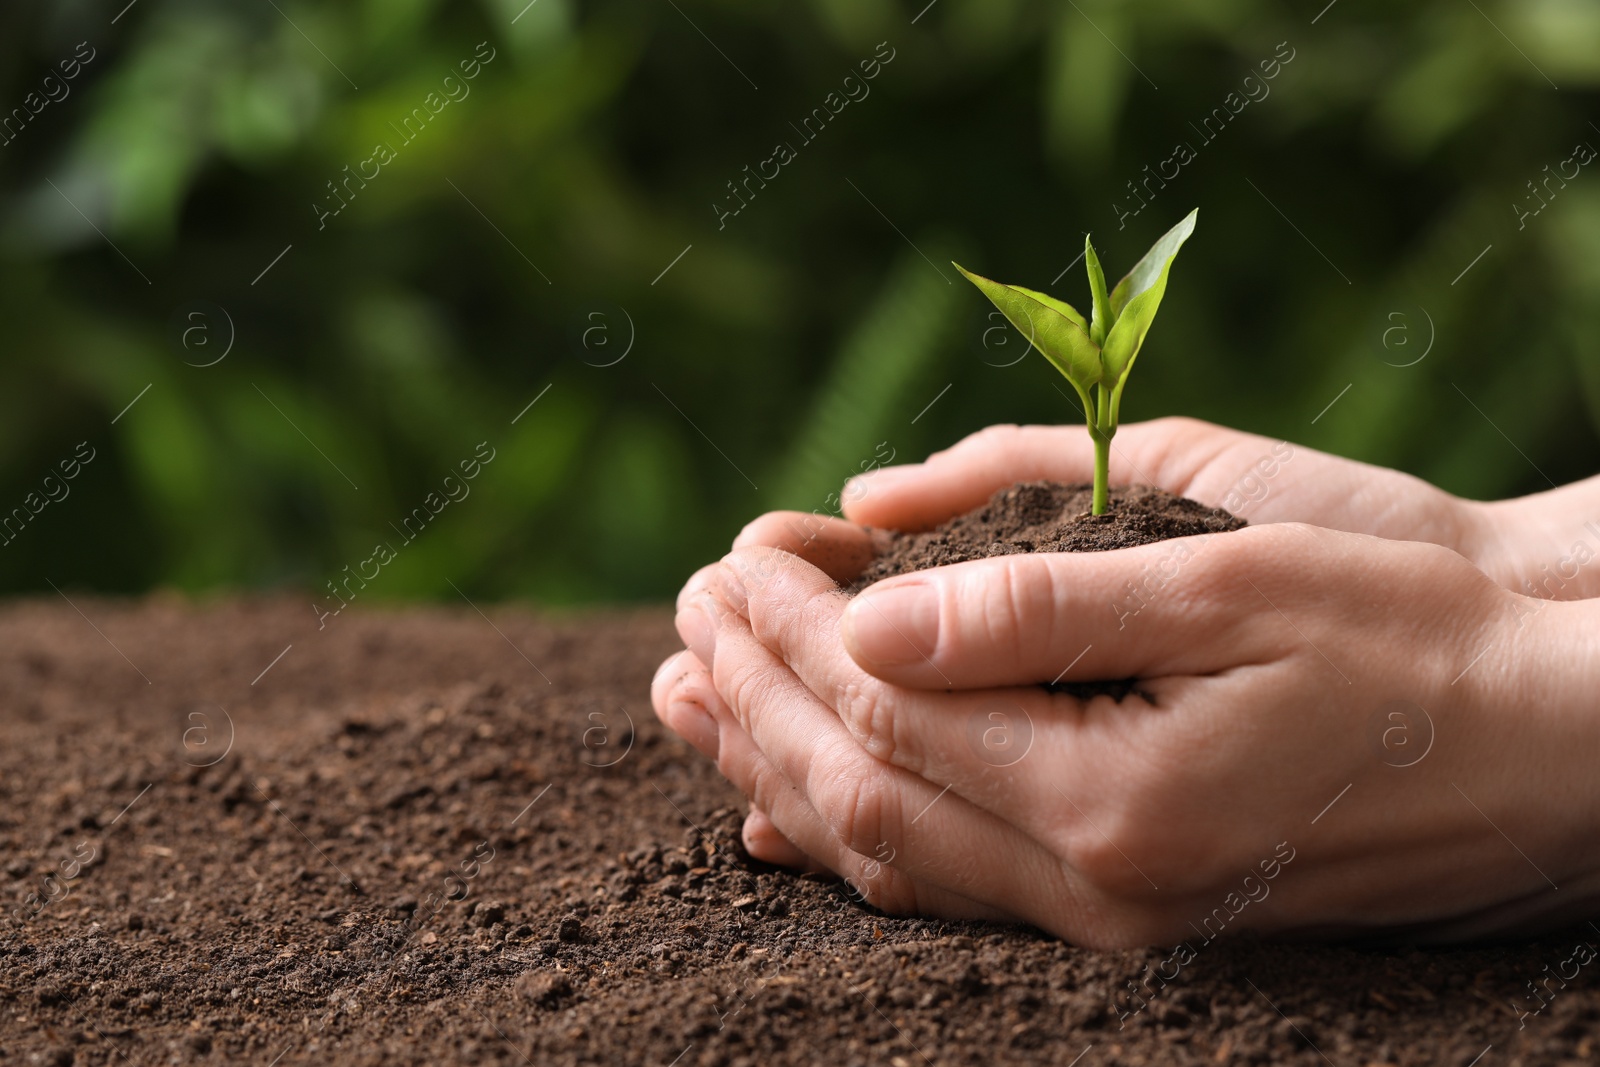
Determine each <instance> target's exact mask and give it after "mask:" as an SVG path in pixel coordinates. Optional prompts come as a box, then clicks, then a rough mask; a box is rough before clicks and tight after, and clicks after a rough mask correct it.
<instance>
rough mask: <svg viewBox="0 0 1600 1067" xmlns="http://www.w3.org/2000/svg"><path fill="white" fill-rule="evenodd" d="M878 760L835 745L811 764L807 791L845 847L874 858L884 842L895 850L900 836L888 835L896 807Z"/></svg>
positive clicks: (887, 777) (886, 776) (886, 778)
mask: <svg viewBox="0 0 1600 1067" xmlns="http://www.w3.org/2000/svg"><path fill="white" fill-rule="evenodd" d="M874 764H875V761H873V760H871V759H869V758H866V757H865V755H864V754H862V755H850V754H848V753H843V752H841V748H840V746H837V745H836V746H834V747H833V748H832V749H831V750H829V751H827V752H825V753H823V754H822V755H821V756H820V757H818V758H817V759H815V760H813V761H812V764H811V774H810V779H811V780H810V781H808V782H807V789H806V792H807V793H808V794H809V795H810V796H811V797H812V799H813V802H814V803H815V805H816V808H817V813H818V814H819V815H821V816H822V820H823V822H825V823H826V824H827V825H828V829H829V830H830V831H831V832H832V833H833V835H834V836H835V837H836V838H838V839H839V841H840V842H841V843H842V844H843V845H844V847H846V848H848V849H850V850H851V851H853V852H860V853H864V854H867V855H871V854H872V853H873V852H874V850H876V849H877V848H878V846H879V845H880V844H882V843H883V842H886V841H887V842H888V843H889V844H890V845H891V847H896V846H897V842H898V838H899V835H898V834H896V835H895V836H894V838H893V839H891V838H890V837H889V836H887V834H886V832H885V831H886V830H887V829H888V827H889V824H890V819H889V812H890V809H891V808H892V806H893V803H894V801H893V798H892V795H891V790H892V782H891V779H890V778H889V776H888V775H886V774H884V773H883V772H882V768H881V767H878V766H875V765H874Z"/></svg>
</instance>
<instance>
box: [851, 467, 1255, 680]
mask: <svg viewBox="0 0 1600 1067" xmlns="http://www.w3.org/2000/svg"><path fill="white" fill-rule="evenodd" d="M1093 504H1094V486H1093V485H1089V484H1082V485H1062V484H1061V483H1060V482H1017V483H1016V484H1015V485H1010V486H1007V487H1006V488H1004V489H1001V490H999V491H997V492H996V493H995V494H994V496H992V497H990V498H989V502H988V503H986V504H984V505H983V506H982V507H978V508H974V509H973V510H971V511H969V512H967V513H966V514H965V515H957V516H956V517H955V518H953V519H950V520H949V521H948V522H945V523H942V524H941V525H939V526H936V527H934V528H933V529H932V530H926V531H923V532H919V533H900V532H898V531H894V530H880V531H877V535H878V544H879V549H878V555H877V557H876V558H875V559H873V561H872V562H871V563H869V564H867V567H866V569H865V570H863V571H862V572H861V575H860V577H858V578H857V579H856V580H855V581H854V582H852V583H851V584H850V586H849V587H848V588H849V591H850V592H852V593H859V592H860V591H861V590H863V589H865V588H866V587H867V586H869V585H871V584H872V583H874V582H881V581H883V580H884V579H885V578H893V577H894V576H895V575H897V574H909V573H911V572H912V571H920V570H927V569H928V568H929V567H943V566H945V565H947V564H951V563H965V562H967V561H968V560H974V559H987V558H989V557H990V556H1010V555H1015V554H1016V553H1019V552H1109V551H1110V550H1111V549H1114V548H1133V547H1136V546H1138V545H1148V544H1151V543H1152V542H1155V541H1166V540H1170V539H1171V538H1174V537H1193V536H1195V535H1196V534H1207V533H1226V532H1227V531H1229V530H1237V529H1239V528H1240V527H1242V526H1244V525H1246V523H1245V521H1244V520H1243V519H1241V518H1239V517H1238V516H1237V515H1234V514H1233V513H1232V512H1229V511H1224V510H1223V509H1222V508H1208V507H1206V506H1205V505H1204V504H1198V503H1196V502H1195V501H1193V500H1190V499H1189V498H1187V497H1181V496H1178V495H1177V494H1175V493H1169V492H1167V491H1166V490H1165V489H1157V488H1155V487H1154V486H1149V485H1134V486H1113V487H1112V488H1111V489H1110V490H1109V492H1108V493H1107V500H1106V510H1105V513H1104V514H1102V515H1095V514H1093V512H1092V510H1091V509H1092V507H1093ZM1040 684H1041V685H1043V686H1044V688H1046V689H1049V690H1051V691H1052V692H1061V693H1068V694H1071V695H1072V696H1075V697H1077V698H1078V699H1079V700H1090V699H1093V698H1094V697H1097V696H1109V697H1111V698H1112V699H1113V700H1115V701H1117V702H1119V703H1120V702H1121V701H1123V700H1125V699H1127V697H1129V696H1130V695H1133V694H1138V695H1139V696H1140V697H1142V698H1143V699H1144V700H1145V701H1147V702H1149V703H1151V704H1154V703H1155V698H1154V697H1152V696H1151V695H1150V694H1148V693H1146V692H1144V691H1143V690H1142V689H1140V688H1139V680H1138V679H1137V678H1108V679H1105V680H1103V681H1088V682H1057V681H1048V682H1041V683H1040Z"/></svg>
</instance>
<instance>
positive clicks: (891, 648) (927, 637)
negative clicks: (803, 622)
mask: <svg viewBox="0 0 1600 1067" xmlns="http://www.w3.org/2000/svg"><path fill="white" fill-rule="evenodd" d="M845 619H846V622H847V633H846V637H845V639H846V641H847V642H848V643H849V644H850V645H851V646H853V648H852V651H854V652H855V653H856V654H857V655H858V656H859V657H860V658H861V659H863V660H866V661H868V662H869V663H875V664H879V665H881V666H885V667H895V666H899V665H901V664H905V663H917V662H919V661H921V660H925V659H927V658H928V657H929V656H931V655H933V650H934V649H935V648H937V647H938V646H939V594H938V592H937V591H936V590H935V589H934V588H933V587H932V586H928V585H921V584H913V585H898V586H894V587H892V588H889V589H885V590H883V591H882V592H876V593H875V592H872V591H871V590H868V591H867V592H864V593H862V594H861V595H860V596H858V597H856V601H855V603H854V604H852V605H850V610H849V611H848V612H847V613H846V615H845Z"/></svg>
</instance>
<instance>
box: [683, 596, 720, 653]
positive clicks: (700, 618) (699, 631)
mask: <svg viewBox="0 0 1600 1067" xmlns="http://www.w3.org/2000/svg"><path fill="white" fill-rule="evenodd" d="M673 622H674V624H675V625H676V626H677V627H678V636H679V637H681V638H683V643H684V644H685V645H687V646H688V647H689V651H690V652H693V653H694V654H695V656H696V657H698V658H699V660H700V662H701V663H704V664H705V665H706V669H707V670H709V669H710V668H711V657H712V655H713V653H715V652H716V648H717V622H716V620H715V619H713V618H712V617H711V613H710V612H709V611H707V610H706V609H705V606H704V604H703V603H702V602H701V601H699V600H696V601H695V602H694V603H691V604H688V605H686V606H685V607H684V609H683V610H682V611H680V612H678V615H677V618H675V619H674V620H673Z"/></svg>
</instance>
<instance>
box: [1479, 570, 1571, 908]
mask: <svg viewBox="0 0 1600 1067" xmlns="http://www.w3.org/2000/svg"><path fill="white" fill-rule="evenodd" d="M1509 596H1510V598H1511V604H1510V611H1509V613H1508V616H1507V618H1506V620H1505V622H1504V625H1503V626H1502V627H1500V628H1499V629H1498V632H1497V633H1495V634H1493V635H1491V636H1492V639H1493V640H1494V642H1495V644H1496V645H1497V646H1498V647H1496V648H1495V650H1494V652H1493V653H1491V654H1490V655H1488V656H1486V657H1485V662H1484V663H1483V664H1480V667H1483V666H1489V667H1490V670H1489V671H1488V672H1486V673H1485V675H1484V676H1483V677H1482V678H1481V679H1480V682H1479V685H1478V686H1476V687H1475V688H1476V689H1477V690H1478V694H1477V695H1478V698H1479V699H1478V701H1477V703H1478V704H1479V707H1480V709H1481V712H1482V713H1483V716H1484V717H1483V718H1482V719H1481V720H1480V723H1481V725H1482V726H1483V727H1484V730H1483V735H1482V736H1481V737H1480V738H1479V740H1480V741H1487V742H1488V743H1489V745H1488V747H1489V749H1490V750H1494V751H1496V753H1497V754H1496V756H1495V762H1497V763H1499V765H1500V768H1501V773H1500V775H1498V777H1500V779H1501V781H1500V783H1499V788H1501V789H1505V790H1506V795H1505V799H1506V800H1507V801H1509V802H1510V803H1508V804H1507V806H1506V807H1504V808H1502V809H1501V810H1502V811H1504V812H1506V814H1507V817H1508V820H1509V822H1510V823H1515V824H1519V828H1518V829H1513V827H1512V825H1508V824H1506V823H1502V825H1501V831H1502V832H1503V833H1505V834H1508V835H1509V836H1511V837H1512V838H1513V839H1514V840H1516V842H1517V844H1518V845H1519V847H1521V848H1522V849H1524V850H1525V851H1526V854H1527V855H1528V857H1530V859H1531V860H1532V861H1533V862H1534V863H1536V864H1537V866H1538V867H1539V868H1540V869H1541V871H1542V872H1543V874H1544V875H1545V877H1546V878H1548V879H1550V880H1553V881H1554V882H1555V883H1556V884H1557V885H1559V886H1561V887H1562V888H1563V889H1566V888H1568V883H1569V882H1570V883H1572V884H1573V887H1574V888H1575V887H1576V886H1577V885H1579V884H1581V883H1588V884H1591V885H1593V884H1595V883H1594V879H1595V878H1596V876H1597V875H1600V778H1597V776H1596V775H1595V774H1594V768H1595V766H1596V765H1600V715H1597V714H1596V711H1597V708H1596V704H1595V700H1594V693H1595V692H1596V690H1597V688H1600V601H1595V600H1589V601H1580V602H1575V603H1573V602H1558V601H1552V600H1550V599H1547V598H1540V597H1532V596H1523V595H1520V594H1516V593H1511V594H1509ZM1480 751H1483V750H1482V749H1480ZM1490 795H1491V796H1492V795H1493V794H1492V792H1491V794H1490ZM1475 799H1476V798H1475ZM1540 895H1541V897H1542V894H1540ZM1550 896H1551V898H1552V899H1551V900H1549V901H1548V902H1546V904H1547V906H1548V907H1550V908H1552V909H1558V908H1560V907H1569V906H1571V905H1572V901H1571V900H1570V899H1569V896H1570V894H1568V893H1565V892H1552V893H1551V894H1550Z"/></svg>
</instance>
